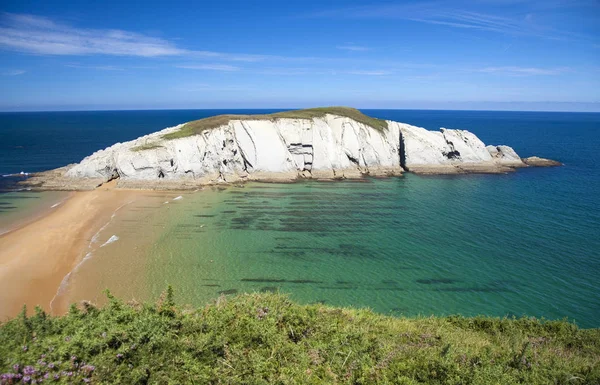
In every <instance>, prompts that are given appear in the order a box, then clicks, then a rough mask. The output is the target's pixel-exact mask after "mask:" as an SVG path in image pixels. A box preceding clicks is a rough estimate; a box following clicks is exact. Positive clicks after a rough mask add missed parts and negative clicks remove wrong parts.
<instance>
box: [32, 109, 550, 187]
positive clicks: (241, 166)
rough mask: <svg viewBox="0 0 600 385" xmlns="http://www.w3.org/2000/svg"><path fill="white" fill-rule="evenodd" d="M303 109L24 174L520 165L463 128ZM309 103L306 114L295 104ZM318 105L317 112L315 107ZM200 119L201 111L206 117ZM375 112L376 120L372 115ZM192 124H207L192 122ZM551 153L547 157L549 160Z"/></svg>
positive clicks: (61, 182) (186, 130) (327, 173)
mask: <svg viewBox="0 0 600 385" xmlns="http://www.w3.org/2000/svg"><path fill="white" fill-rule="evenodd" d="M331 111H332V112H331V113H329V112H328V110H327V109H318V110H302V111H299V112H298V113H295V114H294V113H280V114H276V115H271V116H269V115H261V116H257V117H253V116H243V117H235V116H227V119H222V120H217V119H214V118H212V120H211V122H214V121H218V122H219V123H218V125H217V124H215V125H214V127H207V126H206V125H205V126H203V125H202V123H203V122H204V120H200V121H196V122H191V123H187V124H182V125H178V126H175V127H170V128H167V129H164V130H162V131H159V132H156V133H153V134H150V135H146V136H143V137H140V138H138V139H135V140H133V141H130V142H125V143H117V144H115V145H113V146H110V147H108V148H106V149H104V150H100V151H97V152H95V153H94V154H92V155H90V156H88V157H86V158H85V159H83V160H82V161H81V162H80V163H78V164H75V165H70V166H66V167H63V168H61V169H57V170H52V171H51V172H46V173H40V174H37V175H36V176H34V177H33V178H31V179H30V180H29V182H28V183H29V184H34V185H37V186H38V187H40V188H47V189H84V188H93V187H96V186H97V185H100V184H102V183H104V182H106V181H109V180H112V179H115V178H119V186H120V187H136V188H160V187H162V188H186V187H190V188H191V187H195V186H198V185H202V184H212V183H224V182H238V181H243V180H278V181H282V180H294V179H297V178H319V179H336V178H356V177H361V176H362V175H375V176H383V175H400V174H401V173H402V172H403V171H411V172H415V173H430V174H431V173H433V174H440V173H444V174H447V173H466V172H485V173H504V172H508V171H513V170H514V169H515V168H518V167H527V165H528V164H529V165H536V166H537V165H549V163H548V161H547V160H545V161H544V162H542V161H538V160H536V159H541V158H528V159H529V160H530V161H529V163H526V162H524V161H523V160H522V159H521V158H520V157H519V156H518V155H517V154H516V153H515V151H514V150H513V149H512V148H510V147H508V146H487V147H486V145H485V144H484V143H483V142H482V141H481V140H480V139H479V138H477V136H475V135H474V134H472V133H471V132H469V131H465V130H451V129H445V128H442V129H440V131H428V130H426V129H424V128H421V127H416V126H411V125H408V124H404V123H398V122H394V121H380V120H376V119H373V118H369V117H366V116H364V115H362V114H360V112H358V111H357V110H353V109H345V108H335V109H332V110H331ZM306 112H310V114H307V115H306V117H305V116H304V115H303V113H306ZM316 112H318V113H316ZM206 121H208V120H206ZM372 122H376V124H372ZM190 127H206V128H205V129H201V130H196V131H192V130H190ZM550 162H551V161H550Z"/></svg>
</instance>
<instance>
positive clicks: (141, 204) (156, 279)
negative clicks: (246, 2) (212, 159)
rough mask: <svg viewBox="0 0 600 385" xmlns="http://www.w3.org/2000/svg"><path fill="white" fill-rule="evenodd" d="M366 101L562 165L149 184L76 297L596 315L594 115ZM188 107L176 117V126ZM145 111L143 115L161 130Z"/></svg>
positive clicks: (76, 281)
mask: <svg viewBox="0 0 600 385" xmlns="http://www.w3.org/2000/svg"><path fill="white" fill-rule="evenodd" d="M367 112H368V113H369V114H371V115H373V116H377V117H382V118H388V119H394V120H399V121H405V122H408V123H412V124H417V125H421V126H425V127H427V128H430V129H435V128H437V127H439V126H446V127H449V128H465V129H469V130H471V131H473V132H474V133H476V134H477V135H479V137H480V138H481V139H482V140H484V142H486V143H493V144H508V145H512V146H513V147H514V148H515V150H517V152H519V153H520V154H521V155H522V156H529V155H539V156H545V157H550V158H554V159H558V160H560V161H562V162H564V163H565V166H564V167H561V168H551V169H541V168H536V169H524V170H520V171H518V172H517V173H511V174H507V175H466V176H430V177H423V176H416V175H411V174H407V175H405V176H404V177H401V178H390V179H366V180H364V181H360V182H357V181H344V182H302V183H295V184H258V183H254V184H247V185H244V186H243V187H229V188H207V189H205V190H204V191H199V192H196V193H185V194H180V195H181V196H182V198H181V199H178V200H173V199H174V197H176V196H177V195H179V194H172V193H169V194H163V195H161V193H155V196H153V197H151V198H148V199H144V200H140V201H138V202H134V203H132V204H131V205H129V206H127V207H125V208H123V209H122V210H121V211H119V213H117V215H116V216H115V218H114V220H113V222H112V223H111V224H110V225H109V226H108V227H107V228H106V229H105V231H104V232H103V233H102V235H101V237H100V238H101V241H100V242H99V243H103V242H105V241H106V240H107V239H109V237H111V236H112V235H117V236H118V237H119V240H118V241H116V242H114V243H111V244H109V245H107V246H105V247H102V248H98V249H97V250H96V251H95V252H94V257H93V258H90V260H89V261H87V262H86V264H84V265H82V267H81V269H80V271H78V272H77V273H76V274H74V278H73V281H72V282H71V283H70V285H71V288H70V290H71V293H72V295H71V297H69V298H70V299H72V300H74V299H78V298H79V297H81V296H83V295H84V293H85V295H91V294H89V293H93V292H100V290H101V289H102V288H104V287H109V288H111V289H112V290H113V291H115V292H116V293H117V294H122V295H125V296H130V297H135V298H138V299H150V298H156V296H158V294H159V293H160V292H161V291H162V290H163V289H164V288H165V286H166V285H167V284H173V285H174V286H175V288H176V291H177V295H178V297H179V300H180V301H181V302H189V303H192V304H196V305H200V304H203V303H205V302H206V301H207V300H209V299H210V298H215V297H216V296H218V295H220V294H221V293H234V292H236V291H237V292H242V291H254V290H257V291H273V290H281V291H283V292H287V293H290V295H291V296H292V297H293V298H295V299H297V300H299V301H301V302H306V303H310V302H325V303H327V304H330V305H353V306H368V307H371V308H373V309H375V310H376V311H379V312H382V313H388V314H403V315H416V314H422V315H429V314H452V313H460V314H464V315H475V314H487V315H498V316H502V315H507V314H509V315H517V316H520V315H531V316H537V317H542V316H543V317H547V318H563V317H568V318H570V319H572V320H575V321H576V322H577V323H578V324H579V325H581V326H584V327H598V326H600V323H599V321H598V319H600V284H599V283H598V281H599V279H598V277H599V276H600V236H599V235H600V200H599V199H598V196H600V172H599V171H598V164H599V163H600V155H598V148H600V140H599V139H598V137H599V136H598V133H599V129H600V114H565V113H515V112H473V111H367ZM164 113H165V114H167V112H164ZM202 113H207V114H208V112H206V111H205V112H202ZM105 114H108V115H107V116H111V115H110V114H116V115H112V116H113V117H117V116H118V114H124V113H123V112H121V113H114V112H106V113H105ZM136 114H137V115H136V116H138V117H139V116H143V113H142V112H136ZM180 114H184V112H177V111H174V112H172V115H171V118H172V120H173V124H176V123H179V122H180V121H179V119H180V118H181V115H180ZM185 114H191V112H190V111H186V112H185ZM199 114H200V113H199ZM107 116H104V117H103V119H104V120H103V121H104V122H107V121H109V120H110V119H109V118H108V117H107ZM151 117H152V114H150V115H148V117H146V118H143V117H140V118H139V119H142V121H143V122H146V124H147V128H148V130H151V131H153V130H155V129H157V128H155V127H153V126H152V123H150V121H151V120H152V119H151ZM67 118H68V113H67V115H66V116H63V117H62V119H67ZM11 119H15V118H14V117H11ZM17 120H18V119H17ZM186 120H189V119H186ZM1 122H2V116H1V115H0V123H1ZM138 123H139V122H138ZM139 124H140V125H141V123H139ZM163 125H164V126H166V125H172V124H163ZM1 127H2V126H1V125H0V128H1ZM158 128H160V127H158ZM54 129H57V128H56V126H55V127H54ZM107 130H108V131H110V125H109V128H106V129H105V130H104V131H102V132H101V133H98V138H99V139H98V140H99V142H101V141H102V140H104V139H103V138H104V137H105V136H106V135H107V134H106V132H107ZM115 130H116V128H115ZM26 131H27V130H25V132H26ZM86 132H87V136H89V135H90V132H94V131H93V130H91V129H90V131H86ZM126 134H127V133H126V132H124V133H121V135H122V136H124V135H126ZM137 134H138V132H137V131H136V135H137ZM72 140H75V139H72ZM119 140H123V139H119ZM114 141H116V140H114ZM17 142H18V141H17ZM15 143H16V142H15ZM4 145H6V143H4ZM15 151H17V150H15ZM70 156H74V155H73V154H71V155H70ZM59 158H60V157H59ZM53 159H54V160H53V161H55V162H58V160H57V159H58V158H53ZM12 161H13V162H16V161H15V160H14V159H13V160H12ZM48 164H50V162H49V163H48ZM20 168H21V167H16V166H14V167H13V169H14V170H13V169H11V171H20ZM25 171H31V170H30V169H25ZM0 198H1V195H0ZM164 202H169V203H168V204H165V203H164ZM0 215H2V213H1V212H0ZM91 278H94V279H91Z"/></svg>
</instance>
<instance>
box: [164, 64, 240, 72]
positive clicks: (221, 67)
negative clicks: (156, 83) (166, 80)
mask: <svg viewBox="0 0 600 385" xmlns="http://www.w3.org/2000/svg"><path fill="white" fill-rule="evenodd" d="M175 67H177V68H185V69H189V70H202V71H225V72H232V71H239V70H240V67H236V66H232V65H229V64H189V65H188V64H186V65H178V66H175Z"/></svg>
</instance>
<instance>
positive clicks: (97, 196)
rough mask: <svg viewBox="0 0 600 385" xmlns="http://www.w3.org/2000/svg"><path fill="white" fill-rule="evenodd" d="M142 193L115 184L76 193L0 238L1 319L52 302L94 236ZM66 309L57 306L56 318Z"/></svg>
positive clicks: (47, 306)
mask: <svg viewBox="0 0 600 385" xmlns="http://www.w3.org/2000/svg"><path fill="white" fill-rule="evenodd" d="M137 194H139V192H136V191H130V190H129V191H128V190H116V189H114V183H107V184H105V185H103V186H102V187H100V188H98V189H96V190H93V191H85V192H76V193H74V194H73V196H72V197H70V198H69V199H68V200H67V201H66V202H64V203H63V204H62V205H61V206H60V207H58V208H57V209H56V210H55V211H53V212H51V213H49V214H47V215H45V216H43V217H41V218H40V219H38V220H36V221H34V222H32V223H29V224H27V225H25V226H24V227H21V228H19V229H17V230H15V231H11V232H10V233H7V234H4V235H2V236H0V320H4V319H6V318H8V317H12V316H15V315H16V314H17V313H18V312H19V311H20V309H21V308H22V307H23V304H26V305H27V307H28V309H29V310H32V309H33V308H34V307H35V306H36V305H40V306H41V307H42V308H43V309H44V310H46V311H50V310H51V309H50V302H51V301H52V298H53V297H54V296H55V294H56V292H57V290H58V288H59V286H60V284H61V282H62V280H63V278H64V277H65V276H66V275H67V274H68V273H69V272H70V271H72V270H73V268H74V267H75V266H77V264H78V263H79V262H80V261H81V260H82V259H83V257H84V254H85V253H84V252H85V249H86V247H87V245H88V244H89V242H90V240H91V238H92V237H93V236H94V234H96V233H97V232H98V230H99V229H100V228H101V227H102V226H103V225H104V224H106V223H107V222H108V221H109V220H110V219H111V216H112V214H113V213H114V212H115V210H117V209H118V208H119V207H121V206H123V205H124V204H127V203H129V202H131V201H133V200H134V199H135V198H136V195H137ZM66 310H67V309H64V308H61V306H55V307H54V308H53V309H52V313H53V314H61V313H63V312H65V311H66Z"/></svg>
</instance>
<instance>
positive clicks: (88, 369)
mask: <svg viewBox="0 0 600 385" xmlns="http://www.w3.org/2000/svg"><path fill="white" fill-rule="evenodd" d="M95 369H96V367H95V366H94V365H83V366H82V367H81V370H83V371H84V372H86V374H90V373H91V372H93V371H94V370H95Z"/></svg>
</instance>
